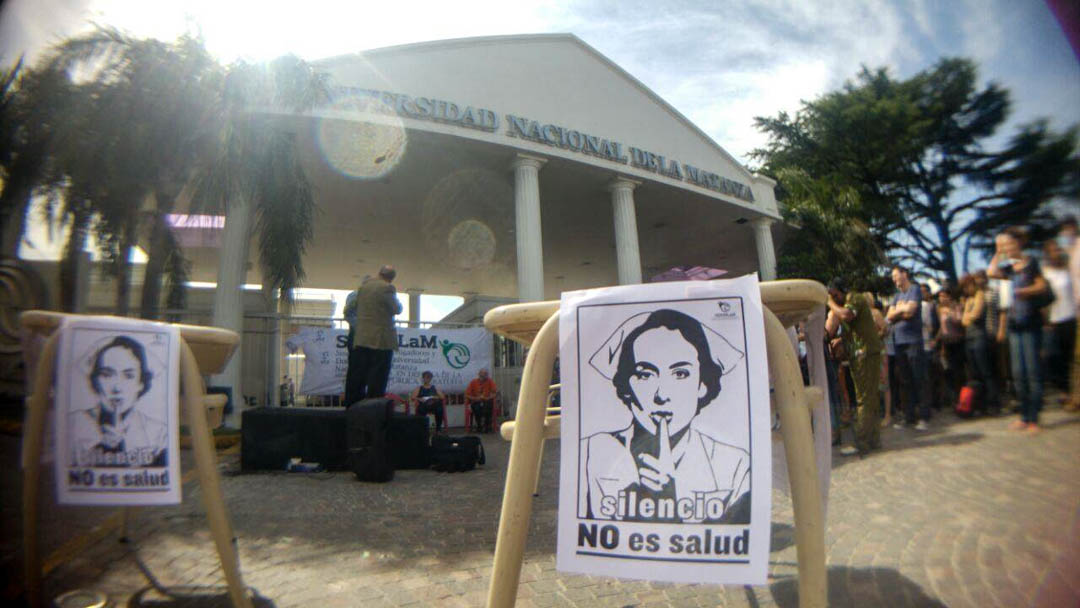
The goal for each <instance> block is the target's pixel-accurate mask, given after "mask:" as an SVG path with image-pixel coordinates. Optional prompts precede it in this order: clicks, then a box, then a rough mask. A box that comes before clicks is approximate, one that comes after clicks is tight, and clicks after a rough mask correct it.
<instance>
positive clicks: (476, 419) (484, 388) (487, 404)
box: [465, 368, 496, 433]
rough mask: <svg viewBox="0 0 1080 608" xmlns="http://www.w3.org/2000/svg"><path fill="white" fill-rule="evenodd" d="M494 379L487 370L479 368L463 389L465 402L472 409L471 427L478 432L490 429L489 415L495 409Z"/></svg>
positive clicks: (485, 431)
mask: <svg viewBox="0 0 1080 608" xmlns="http://www.w3.org/2000/svg"><path fill="white" fill-rule="evenodd" d="M495 391H496V388H495V381H494V380H492V379H491V378H489V377H488V370H487V369H486V368H480V371H479V372H477V374H476V377H475V378H473V379H472V381H471V382H469V386H468V388H466V389H465V402H466V404H468V406H469V407H470V408H471V409H472V422H473V428H474V429H475V430H476V432H478V433H487V432H490V431H491V415H492V412H493V411H494V409H495Z"/></svg>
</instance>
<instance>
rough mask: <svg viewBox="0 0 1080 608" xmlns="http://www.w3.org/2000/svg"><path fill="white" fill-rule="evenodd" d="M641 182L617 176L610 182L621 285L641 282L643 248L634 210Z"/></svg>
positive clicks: (616, 254) (616, 253)
mask: <svg viewBox="0 0 1080 608" xmlns="http://www.w3.org/2000/svg"><path fill="white" fill-rule="evenodd" d="M640 183H641V182H638V181H634V180H632V179H627V178H625V177H617V178H615V179H614V180H612V182H611V183H610V184H608V190H610V191H611V206H612V208H613V209H614V212H615V259H616V263H617V264H618V268H619V285H635V284H637V283H640V282H641V250H640V249H639V247H638V231H637V212H636V211H635V210H634V188H636V187H637V185H638V184H640Z"/></svg>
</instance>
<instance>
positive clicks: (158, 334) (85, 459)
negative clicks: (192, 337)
mask: <svg viewBox="0 0 1080 608" xmlns="http://www.w3.org/2000/svg"><path fill="white" fill-rule="evenodd" d="M60 332H61V334H60V345H59V350H58V354H57V374H56V378H57V383H56V412H57V416H56V483H57V496H58V502H60V503H62V504H81V505H161V504H177V503H179V502H180V489H181V482H180V450H179V437H180V423H179V418H178V416H179V409H180V408H179V394H180V391H179V388H178V382H179V377H180V357H179V354H180V333H179V330H178V329H177V328H176V327H173V326H170V325H166V324H163V323H152V322H148V321H139V320H134V319H120V318H96V319H89V318H83V319H80V318H69V319H65V320H64V323H63V325H61V327H60Z"/></svg>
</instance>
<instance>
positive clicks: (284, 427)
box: [240, 407, 348, 471]
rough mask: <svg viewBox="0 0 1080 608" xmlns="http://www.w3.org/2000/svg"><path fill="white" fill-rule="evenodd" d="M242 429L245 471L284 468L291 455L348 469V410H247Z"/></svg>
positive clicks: (307, 460) (244, 414)
mask: <svg viewBox="0 0 1080 608" xmlns="http://www.w3.org/2000/svg"><path fill="white" fill-rule="evenodd" d="M242 424H243V429H242V431H241V445H240V468H241V470H243V471H267V470H271V471H284V470H285V468H286V467H287V466H288V464H289V459H290V458H300V459H302V460H303V461H304V462H317V463H319V464H321V465H322V466H323V468H325V469H326V470H329V471H334V470H343V469H345V468H346V457H347V455H348V443H347V441H346V431H345V411H344V410H339V409H333V410H323V409H307V408H304V409H300V408H280V407H279V408H269V407H260V408H255V409H250V410H245V411H244V413H243V420H242Z"/></svg>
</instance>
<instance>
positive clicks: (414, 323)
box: [405, 287, 424, 327]
mask: <svg viewBox="0 0 1080 608" xmlns="http://www.w3.org/2000/svg"><path fill="white" fill-rule="evenodd" d="M423 291H424V290H423V289H418V288H416V287H410V288H408V289H406V290H405V293H407V294H409V327H419V326H420V323H419V321H420V293H421V292H423Z"/></svg>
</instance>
